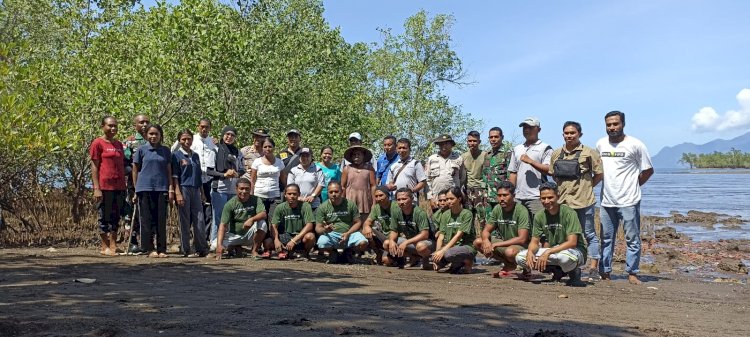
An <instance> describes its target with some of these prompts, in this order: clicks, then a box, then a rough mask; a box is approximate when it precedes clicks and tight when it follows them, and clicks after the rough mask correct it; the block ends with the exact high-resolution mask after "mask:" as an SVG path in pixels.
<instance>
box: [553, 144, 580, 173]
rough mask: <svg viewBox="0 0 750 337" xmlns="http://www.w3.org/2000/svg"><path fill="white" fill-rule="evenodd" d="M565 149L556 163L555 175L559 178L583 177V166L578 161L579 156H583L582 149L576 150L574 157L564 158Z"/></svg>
mask: <svg viewBox="0 0 750 337" xmlns="http://www.w3.org/2000/svg"><path fill="white" fill-rule="evenodd" d="M564 155H565V151H560V156H559V157H557V160H556V161H555V164H554V169H555V173H554V177H555V178H558V179H580V178H581V167H580V164H579V163H578V158H580V157H581V150H578V151H576V156H575V157H574V158H573V159H563V156H564Z"/></svg>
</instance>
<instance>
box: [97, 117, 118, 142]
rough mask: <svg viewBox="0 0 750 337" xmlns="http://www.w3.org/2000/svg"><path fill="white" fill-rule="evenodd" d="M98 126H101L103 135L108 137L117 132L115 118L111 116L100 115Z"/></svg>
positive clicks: (113, 135) (110, 137)
mask: <svg viewBox="0 0 750 337" xmlns="http://www.w3.org/2000/svg"><path fill="white" fill-rule="evenodd" d="M99 126H100V127H101V128H102V133H104V137H106V138H108V139H112V138H114V137H115V135H116V134H117V119H115V118H114V117H112V116H104V117H102V120H101V124H100V125H99Z"/></svg>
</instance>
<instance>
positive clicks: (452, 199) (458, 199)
mask: <svg viewBox="0 0 750 337" xmlns="http://www.w3.org/2000/svg"><path fill="white" fill-rule="evenodd" d="M445 202H446V203H447V204H448V208H449V209H450V210H451V211H452V212H453V213H457V212H458V211H460V210H461V209H462V208H464V193H463V192H461V188H460V187H458V186H453V187H451V188H449V189H448V193H446V194H445Z"/></svg>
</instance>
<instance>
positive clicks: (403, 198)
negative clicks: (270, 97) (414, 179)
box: [396, 187, 414, 213]
mask: <svg viewBox="0 0 750 337" xmlns="http://www.w3.org/2000/svg"><path fill="white" fill-rule="evenodd" d="M396 203H398V207H399V208H401V210H402V211H406V212H407V213H410V212H411V210H412V209H414V192H412V191H411V189H409V188H407V187H402V188H399V189H398V190H396Z"/></svg>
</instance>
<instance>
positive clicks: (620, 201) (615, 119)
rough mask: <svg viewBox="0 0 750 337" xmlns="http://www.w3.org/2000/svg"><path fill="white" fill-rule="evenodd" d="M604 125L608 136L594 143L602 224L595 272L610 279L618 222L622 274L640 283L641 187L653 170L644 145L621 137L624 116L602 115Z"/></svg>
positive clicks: (617, 112) (628, 137)
mask: <svg viewBox="0 0 750 337" xmlns="http://www.w3.org/2000/svg"><path fill="white" fill-rule="evenodd" d="M604 123H605V125H606V126H607V135H608V137H604V138H602V139H600V140H599V141H598V142H596V150H597V151H598V152H599V154H600V155H601V157H602V166H603V168H604V180H603V182H602V194H601V210H600V212H599V216H600V220H601V223H602V230H601V237H602V240H601V244H602V259H601V263H600V264H599V273H600V275H601V277H602V279H604V280H609V279H610V273H611V272H612V255H613V253H614V248H615V238H616V235H617V227H618V226H619V224H620V220H622V222H623V229H624V230H625V241H626V243H627V253H626V255H625V272H627V273H628V281H629V282H630V283H632V284H640V283H641V281H640V280H639V279H638V272H639V271H640V270H639V264H640V260H641V186H642V185H643V184H645V183H646V182H647V181H648V179H649V178H651V175H653V174H654V168H653V166H652V165H651V157H650V156H649V154H648V149H646V145H644V144H643V143H642V142H641V141H640V140H638V139H636V138H635V137H632V136H626V135H625V132H624V131H623V130H624V128H625V114H624V113H622V112H620V111H610V112H609V113H607V114H606V115H605V116H604Z"/></svg>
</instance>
